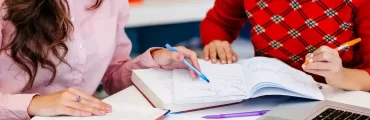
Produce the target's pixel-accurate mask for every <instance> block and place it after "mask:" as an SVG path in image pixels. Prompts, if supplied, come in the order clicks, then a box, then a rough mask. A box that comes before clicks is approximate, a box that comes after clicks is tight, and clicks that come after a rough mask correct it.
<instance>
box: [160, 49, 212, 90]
mask: <svg viewBox="0 0 370 120" xmlns="http://www.w3.org/2000/svg"><path fill="white" fill-rule="evenodd" d="M166 48H167V49H168V50H170V51H171V52H174V53H181V52H180V51H178V50H177V49H176V48H173V47H172V46H171V45H169V44H166ZM197 61H198V60H196V62H193V64H192V63H190V62H189V61H187V60H186V59H183V60H182V62H183V63H184V64H185V65H186V66H188V67H189V69H190V70H191V71H194V72H195V73H196V74H197V75H198V76H199V77H201V78H202V79H203V80H204V81H206V82H208V83H209V82H210V81H209V80H208V78H207V77H206V76H205V75H204V74H202V73H201V72H200V69H199V64H198V62H197ZM194 63H196V64H197V66H198V68H197V67H196V66H194Z"/></svg>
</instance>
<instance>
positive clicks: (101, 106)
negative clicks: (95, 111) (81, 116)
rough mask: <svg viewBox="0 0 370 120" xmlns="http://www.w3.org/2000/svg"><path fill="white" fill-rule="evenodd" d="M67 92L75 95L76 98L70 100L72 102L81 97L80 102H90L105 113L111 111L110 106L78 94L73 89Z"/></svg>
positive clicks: (78, 92) (88, 96)
mask: <svg viewBox="0 0 370 120" xmlns="http://www.w3.org/2000/svg"><path fill="white" fill-rule="evenodd" d="M68 91H69V92H71V93H73V94H75V95H76V97H74V98H72V100H76V98H77V97H78V96H81V101H82V102H84V101H85V100H88V101H91V104H92V103H93V104H92V105H93V106H95V107H97V108H99V109H101V110H105V111H106V112H111V111H112V106H111V105H109V104H107V103H104V102H102V101H100V100H99V99H97V98H95V97H92V96H90V95H86V94H85V93H83V92H80V91H78V90H76V89H74V88H70V89H68Z"/></svg>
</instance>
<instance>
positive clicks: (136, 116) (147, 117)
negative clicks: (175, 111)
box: [32, 103, 168, 120]
mask: <svg viewBox="0 0 370 120" xmlns="http://www.w3.org/2000/svg"><path fill="white" fill-rule="evenodd" d="M113 104H114V106H113V110H112V111H113V112H112V113H108V114H107V115H105V116H92V117H70V116H59V117H38V116H36V117H34V118H32V120H155V119H157V118H160V117H162V116H163V115H164V114H166V113H167V112H168V111H167V110H162V109H158V108H152V107H142V106H134V105H130V104H123V103H113Z"/></svg>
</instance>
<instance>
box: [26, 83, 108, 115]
mask: <svg viewBox="0 0 370 120" xmlns="http://www.w3.org/2000/svg"><path fill="white" fill-rule="evenodd" d="M79 97H80V101H79V102H78V100H77V99H78V98H79ZM109 112H112V106H110V105H108V104H106V103H104V102H102V101H100V100H98V99H96V98H94V97H92V96H90V95H86V94H85V93H82V92H80V91H78V90H76V89H73V88H69V89H67V90H62V91H59V92H56V93H53V94H49V95H45V96H35V97H34V98H33V99H32V101H31V103H30V105H29V107H28V114H29V115H31V116H57V115H68V116H78V117H83V116H92V115H98V116H102V115H105V114H106V113H109Z"/></svg>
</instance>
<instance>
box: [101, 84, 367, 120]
mask: <svg viewBox="0 0 370 120" xmlns="http://www.w3.org/2000/svg"><path fill="white" fill-rule="evenodd" d="M322 91H323V93H324V95H325V98H326V99H327V100H332V101H336V102H341V103H345V104H350V105H355V106H361V107H366V108H370V94H369V93H367V92H361V91H343V90H338V89H334V88H331V87H329V86H327V85H323V89H322ZM284 100H286V98H285V97H281V98H273V99H271V98H268V97H262V98H257V99H252V100H247V101H245V102H243V103H241V104H237V105H232V106H226V107H221V108H214V109H208V110H203V111H196V112H190V113H184V114H182V115H188V116H192V117H197V118H200V117H202V116H204V115H209V114H220V113H225V112H226V113H233V112H245V111H255V110H263V109H271V108H273V107H275V106H277V105H278V104H279V103H281V102H283V101H284ZM104 101H105V102H107V103H119V102H124V103H129V104H134V105H139V106H147V107H150V106H151V105H150V103H149V102H148V101H147V100H146V99H145V98H144V96H143V95H141V93H140V92H139V91H138V90H137V89H136V88H135V87H129V88H127V89H125V90H122V91H120V92H118V93H116V94H114V95H112V96H110V97H108V98H106V99H104ZM113 106H114V104H113ZM173 117H176V116H174V115H170V116H169V118H167V119H171V118H173ZM242 119H243V120H255V119H257V117H250V118H238V119H233V120H242ZM171 120H172V119H171ZM176 120H177V118H176ZM228 120H230V119H228Z"/></svg>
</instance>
